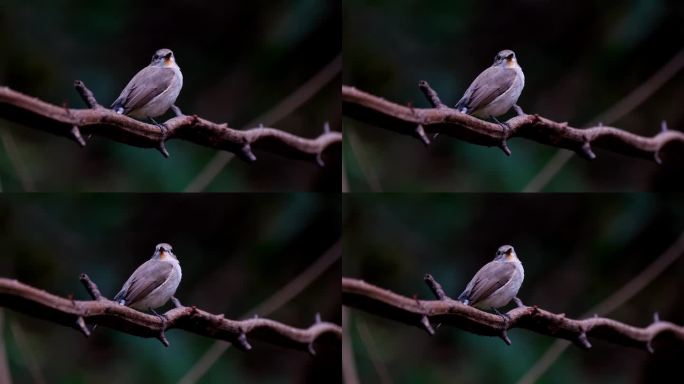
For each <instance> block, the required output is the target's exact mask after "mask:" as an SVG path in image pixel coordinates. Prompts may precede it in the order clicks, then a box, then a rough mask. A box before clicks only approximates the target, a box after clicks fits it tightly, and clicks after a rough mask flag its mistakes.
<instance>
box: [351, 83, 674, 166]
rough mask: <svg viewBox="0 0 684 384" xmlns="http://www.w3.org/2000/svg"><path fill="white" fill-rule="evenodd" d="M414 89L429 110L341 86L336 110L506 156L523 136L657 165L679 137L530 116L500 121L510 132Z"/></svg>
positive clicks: (663, 129) (383, 125)
mask: <svg viewBox="0 0 684 384" xmlns="http://www.w3.org/2000/svg"><path fill="white" fill-rule="evenodd" d="M419 87H420V89H421V91H422V92H423V94H424V95H425V97H426V98H427V99H428V102H430V104H431V105H432V106H433V108H413V107H412V106H403V105H399V104H396V103H393V102H391V101H387V100H385V99H382V98H380V97H377V96H374V95H371V94H369V93H366V92H363V91H361V90H358V89H356V88H354V87H350V86H346V85H343V86H342V111H343V113H344V114H345V115H347V116H349V117H352V118H355V119H357V120H359V121H363V122H367V123H370V124H373V125H377V126H378V127H381V128H385V129H389V130H391V131H394V132H397V133H400V134H404V135H409V136H412V137H415V138H417V139H419V140H420V141H421V142H423V143H425V144H429V143H430V142H429V140H428V139H427V137H428V136H432V137H434V136H435V135H436V134H440V133H441V134H445V135H448V136H451V137H454V138H457V139H461V140H464V141H467V142H469V143H472V144H477V145H483V146H497V147H499V148H501V150H503V151H504V153H506V154H507V155H509V154H510V151H509V150H508V146H507V143H506V142H507V140H508V139H510V138H512V137H524V138H527V139H530V140H533V141H536V142H539V143H542V144H546V145H549V146H552V147H558V148H566V149H569V150H572V151H575V152H577V153H578V154H579V155H581V156H583V157H584V158H587V159H590V160H593V159H594V158H595V157H596V155H595V154H594V152H593V150H592V147H593V146H594V147H597V148H603V149H607V150H610V151H612V152H617V153H621V154H624V155H627V156H634V157H641V158H646V159H652V160H654V161H655V162H657V163H659V164H660V163H661V160H660V152H661V151H662V149H663V147H665V146H666V145H667V144H669V143H671V142H680V143H684V133H683V132H680V131H671V130H668V129H667V125H666V124H664V123H663V124H662V125H661V132H659V133H658V134H656V135H655V136H653V137H644V136H639V135H636V134H633V133H630V132H627V131H624V130H621V129H619V128H614V127H605V126H602V125H600V124H599V125H598V126H596V127H591V128H582V129H580V128H573V127H570V126H569V125H568V123H566V122H562V123H559V122H556V121H553V120H549V119H547V118H545V117H541V116H539V115H536V114H534V115H525V114H520V115H519V116H516V117H513V118H511V119H510V120H508V121H507V122H506V125H508V126H509V127H510V128H504V127H502V126H501V125H499V124H495V123H490V122H488V121H485V120H480V119H478V118H476V117H473V116H470V115H466V114H463V113H460V112H458V111H456V110H455V109H453V108H448V107H446V106H445V105H444V104H443V103H442V101H441V100H440V99H439V96H438V95H437V92H435V91H434V90H433V89H432V88H430V85H429V84H428V83H427V82H426V81H421V82H420V83H419ZM519 112H521V111H519Z"/></svg>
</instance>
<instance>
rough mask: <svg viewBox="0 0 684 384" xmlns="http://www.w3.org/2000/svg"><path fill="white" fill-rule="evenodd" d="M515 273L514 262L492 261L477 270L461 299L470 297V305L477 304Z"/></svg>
mask: <svg viewBox="0 0 684 384" xmlns="http://www.w3.org/2000/svg"><path fill="white" fill-rule="evenodd" d="M513 273H515V265H514V264H513V263H505V262H500V261H491V262H489V263H487V264H485V265H484V267H482V268H480V270H479V271H477V273H476V274H475V276H473V279H472V280H471V281H470V283H468V287H466V290H465V291H463V293H462V294H461V296H459V299H468V301H469V303H470V305H476V304H477V303H478V302H479V301H480V300H482V299H485V298H487V297H489V295H491V294H492V293H494V292H495V291H496V290H497V289H499V288H501V287H502V286H503V285H504V284H506V283H507V282H508V281H509V280H510V279H511V276H512V275H513Z"/></svg>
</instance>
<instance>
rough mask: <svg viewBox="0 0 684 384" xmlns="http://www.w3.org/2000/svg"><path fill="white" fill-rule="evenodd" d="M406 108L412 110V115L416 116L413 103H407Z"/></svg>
mask: <svg viewBox="0 0 684 384" xmlns="http://www.w3.org/2000/svg"><path fill="white" fill-rule="evenodd" d="M406 106H407V107H408V109H410V110H411V114H412V115H415V114H416V110H415V109H413V103H412V102H411V101H407V102H406Z"/></svg>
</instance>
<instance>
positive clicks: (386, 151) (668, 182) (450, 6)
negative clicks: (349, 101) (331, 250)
mask: <svg viewBox="0 0 684 384" xmlns="http://www.w3.org/2000/svg"><path fill="white" fill-rule="evenodd" d="M342 10H343V39H344V40H343V41H344V43H343V47H344V73H343V82H344V83H345V84H347V85H351V86H355V87H357V88H359V89H361V90H364V91H367V92H370V93H372V94H375V95H378V96H381V97H384V98H386V99H388V100H391V101H394V102H397V103H399V104H406V103H408V102H411V103H412V104H413V105H414V106H416V107H429V104H428V103H427V100H425V97H424V96H423V94H422V93H421V92H420V90H419V89H418V87H417V84H418V81H419V80H427V81H428V82H429V83H430V84H431V85H432V87H433V88H435V90H436V91H437V92H438V93H439V95H440V97H441V98H442V101H443V102H444V103H446V104H448V105H450V106H453V105H454V104H456V102H457V101H458V100H459V99H460V97H461V96H462V95H463V92H464V91H465V89H466V88H467V87H468V85H469V84H470V83H471V82H472V81H473V79H475V77H476V76H477V75H478V74H479V73H480V72H481V71H483V70H484V69H485V68H486V67H488V66H490V65H491V63H492V61H493V59H494V56H495V55H496V53H497V52H498V51H500V50H502V49H512V50H514V51H515V53H516V54H517V57H518V60H519V62H520V65H521V66H522V68H523V71H524V72H525V79H526V85H525V89H524V90H523V93H522V95H521V97H520V99H519V101H518V104H520V106H521V107H522V108H523V109H524V110H525V112H527V113H538V114H540V115H542V116H545V117H548V118H550V119H553V120H556V121H567V122H569V124H570V125H571V126H575V127H585V126H587V125H586V124H588V123H589V122H590V121H591V120H592V119H594V118H595V117H596V116H597V115H599V114H600V113H602V112H604V111H605V110H607V109H608V108H610V107H611V106H613V105H615V104H616V103H617V102H618V101H619V100H620V99H622V98H623V97H624V96H626V95H627V94H628V93H629V92H631V91H632V90H634V89H635V88H636V87H638V86H639V85H641V84H643V83H644V82H645V81H646V80H647V79H648V78H649V77H651V76H652V75H653V74H654V73H655V72H656V71H658V69H660V68H661V67H663V66H664V65H665V64H666V63H667V62H668V61H670V60H671V59H672V58H673V57H674V56H675V55H676V54H677V53H678V52H682V54H684V50H683V49H684V44H683V42H684V2H682V1H679V0H633V1H610V2H606V1H597V0H594V1H586V0H585V1H570V2H568V1H566V2H559V1H531V0H527V1H505V2H502V1H491V0H490V1H476V0H472V1H452V0H437V1H430V2H429V3H426V2H422V1H415V0H400V1H394V0H393V1H389V0H373V1H370V0H345V1H344V2H343V6H342ZM680 61H681V60H680ZM682 99H684V71H681V70H680V71H679V72H678V73H677V74H676V75H675V76H674V77H672V78H671V79H670V80H669V81H667V83H666V84H665V85H664V86H662V87H661V88H660V89H659V90H658V91H656V92H655V93H654V94H653V95H652V96H651V97H650V98H648V99H647V100H646V102H644V103H643V104H641V105H639V106H638V107H636V108H635V109H634V110H633V111H632V112H630V113H629V114H627V115H626V116H625V117H623V118H621V119H619V120H618V121H615V122H614V123H612V124H611V125H613V126H617V127H620V128H622V129H625V130H627V131H630V132H634V133H637V134H640V135H645V136H652V135H654V134H656V133H657V132H659V130H660V123H661V121H662V120H667V122H668V124H669V127H670V129H679V130H681V129H682V126H683V125H684V108H682V102H681V100H682ZM512 116H513V112H510V113H509V114H508V115H505V116H504V118H510V117H512ZM344 125H345V146H344V153H343V156H344V161H345V164H344V165H345V168H346V172H347V177H348V183H349V188H350V190H352V191H365V190H369V188H370V185H372V184H373V183H375V179H377V184H379V186H380V188H382V189H383V190H385V191H476V192H479V191H498V192H501V191H512V192H516V191H521V190H522V189H523V188H524V187H525V186H526V185H527V184H528V183H529V182H530V180H532V179H533V178H534V176H535V175H537V173H538V172H539V171H540V170H541V169H542V168H543V166H544V165H545V164H546V163H547V162H548V160H549V159H550V158H551V157H552V156H553V155H554V154H555V153H556V152H557V151H558V150H557V149H555V148H552V147H548V146H545V145H542V144H539V143H536V142H532V141H529V140H525V139H518V138H514V139H512V140H510V141H509V146H510V148H511V150H512V152H513V155H512V156H511V157H507V156H505V155H504V154H503V152H501V150H499V149H498V148H496V147H492V148H488V147H481V146H476V145H473V144H469V143H465V142H460V141H458V140H455V139H452V138H448V137H442V138H438V139H437V140H435V141H434V142H433V144H432V145H431V147H430V148H428V149H426V148H425V147H424V146H423V144H422V143H421V142H420V141H419V140H417V139H415V138H412V137H409V136H403V135H398V134H396V133H393V132H390V131H386V130H384V129H380V128H376V127H373V126H369V125H365V124H362V123H359V122H357V121H355V120H352V119H350V118H347V119H344ZM352 135H353V136H354V138H351V139H350V136H352ZM352 139H355V140H353V141H352ZM682 149H683V146H682V145H681V144H673V145H669V146H668V147H666V149H665V150H664V151H663V161H664V163H665V164H664V165H663V166H658V165H657V164H655V163H654V162H652V161H647V160H643V159H632V158H628V157H625V156H622V155H618V154H612V153H610V152H608V151H604V150H600V149H596V150H595V152H596V155H597V156H598V158H597V159H595V160H594V161H593V162H589V161H586V160H584V159H582V158H579V157H577V156H574V157H573V159H572V160H570V162H569V164H567V165H566V166H565V167H564V168H563V169H562V170H561V172H560V173H559V174H558V175H557V176H556V177H555V178H554V179H552V180H551V182H550V183H549V184H548V185H547V186H546V187H545V188H544V190H545V191H580V192H581V191H644V190H647V191H648V190H669V189H677V190H681V189H682V187H684V184H682V183H683V182H682V178H681V175H682V172H683V171H684V159H683V158H682V156H681V155H679V153H681V151H682ZM364 168H366V169H365V172H366V175H364ZM376 189H377V188H376Z"/></svg>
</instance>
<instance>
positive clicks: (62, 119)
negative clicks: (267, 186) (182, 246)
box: [0, 80, 342, 166]
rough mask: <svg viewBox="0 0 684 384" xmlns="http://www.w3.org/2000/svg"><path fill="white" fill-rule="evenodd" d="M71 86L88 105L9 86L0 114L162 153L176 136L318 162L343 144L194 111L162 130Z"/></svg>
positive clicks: (338, 138) (245, 155)
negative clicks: (60, 102)
mask: <svg viewBox="0 0 684 384" xmlns="http://www.w3.org/2000/svg"><path fill="white" fill-rule="evenodd" d="M74 86H75V87H76V90H77V91H78V93H79V94H80V95H81V98H82V99H83V100H84V102H85V103H86V105H88V107H89V108H88V109H71V108H67V106H66V105H64V106H57V105H53V104H49V103H46V102H44V101H41V100H39V99H37V98H34V97H30V96H27V95H24V94H22V93H19V92H17V91H14V90H11V89H9V88H7V87H0V117H4V118H7V119H9V120H12V121H15V122H18V123H21V124H24V125H26V126H28V127H31V128H36V129H40V130H42V131H45V132H48V133H51V134H54V135H58V136H64V137H67V138H70V139H72V140H74V141H76V142H77V143H78V144H79V145H81V146H85V145H86V140H84V137H88V136H89V135H96V136H102V137H106V138H109V139H112V140H115V141H118V142H120V143H124V144H128V145H132V146H136V147H143V148H156V149H158V150H159V151H160V152H161V153H162V154H163V155H164V156H166V157H168V151H167V150H166V147H165V145H164V143H165V141H166V140H169V139H180V140H185V141H190V142H193V143H195V144H198V145H202V146H205V147H210V148H216V149H220V150H224V151H228V152H232V153H235V154H236V155H238V156H240V157H241V158H242V159H243V160H247V161H255V160H256V157H255V156H254V153H253V152H252V150H253V149H254V150H262V151H268V152H273V153H276V154H279V155H282V156H285V157H289V158H294V159H302V160H308V161H316V162H317V163H318V164H319V165H321V166H322V165H323V160H322V155H323V152H324V151H325V150H326V149H327V148H328V147H329V146H331V145H333V144H335V143H341V142H342V134H341V133H340V132H329V131H327V130H325V129H324V128H322V129H321V131H322V133H321V134H320V135H319V136H318V137H316V138H314V139H307V138H303V137H300V136H296V135H293V134H291V133H288V132H285V131H281V130H278V129H275V128H266V127H261V126H260V127H258V128H251V129H246V130H236V129H232V128H229V127H228V124H226V123H223V124H217V123H214V122H211V121H209V120H205V119H202V118H200V117H197V116H196V115H192V116H189V115H180V116H178V115H177V116H176V117H174V118H171V119H169V120H167V121H166V122H165V123H164V126H166V128H167V130H166V133H165V134H163V133H162V131H161V129H160V128H159V127H157V126H155V125H152V124H146V123H144V122H141V121H138V120H135V119H133V118H130V117H128V116H124V115H119V114H117V113H115V112H113V111H111V110H109V109H107V108H104V107H102V106H101V105H99V104H98V103H97V100H96V99H95V96H94V95H93V93H92V92H91V91H90V90H89V89H88V88H86V86H85V85H84V84H83V82H81V81H80V80H77V81H76V82H75V84H74ZM174 111H175V112H176V114H178V112H180V110H177V108H176V109H174Z"/></svg>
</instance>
